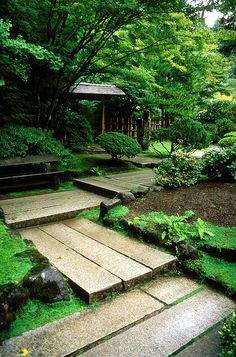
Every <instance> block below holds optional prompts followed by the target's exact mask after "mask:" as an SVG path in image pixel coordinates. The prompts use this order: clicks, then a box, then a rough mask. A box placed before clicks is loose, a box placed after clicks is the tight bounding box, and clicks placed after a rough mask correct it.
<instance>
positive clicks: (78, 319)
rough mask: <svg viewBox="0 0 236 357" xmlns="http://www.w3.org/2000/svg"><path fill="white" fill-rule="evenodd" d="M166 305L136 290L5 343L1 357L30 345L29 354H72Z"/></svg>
mask: <svg viewBox="0 0 236 357" xmlns="http://www.w3.org/2000/svg"><path fill="white" fill-rule="evenodd" d="M162 307H163V305H162V304H160V303H159V302H158V301H156V300H155V299H153V298H152V297H150V296H148V295H147V294H145V293H143V292H141V291H139V290H133V291H131V292H128V293H125V294H122V295H120V296H118V297H117V298H116V299H114V300H111V301H109V302H107V303H105V304H102V305H101V306H99V307H97V308H96V309H95V310H94V309H93V310H89V311H85V312H82V313H77V314H74V315H72V316H69V317H66V318H64V319H61V320H58V321H55V322H53V323H50V324H47V325H45V326H43V327H41V328H38V329H36V330H33V331H29V332H26V333H24V334H23V335H22V336H19V337H14V338H12V339H10V340H6V341H4V342H3V344H2V346H0V356H2V357H16V356H19V351H20V350H21V349H22V348H23V347H28V348H29V350H30V355H29V356H30V357H62V356H66V355H69V354H70V353H73V352H74V351H77V350H79V349H81V348H83V347H85V346H87V345H89V344H91V343H93V342H95V341H97V340H100V339H102V338H104V337H106V336H107V335H110V334H112V333H114V332H116V331H118V330H120V329H121V328H124V327H126V326H128V325H130V324H132V323H134V322H135V321H137V320H140V319H142V318H143V317H144V316H148V315H149V314H151V313H153V312H154V311H157V310H159V309H161V308H162Z"/></svg>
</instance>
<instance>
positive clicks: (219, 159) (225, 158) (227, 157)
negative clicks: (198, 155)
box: [201, 144, 236, 181]
mask: <svg viewBox="0 0 236 357" xmlns="http://www.w3.org/2000/svg"><path fill="white" fill-rule="evenodd" d="M235 163H236V144H234V145H233V146H231V147H229V148H225V149H224V150H221V151H211V152H208V153H206V154H205V155H204V156H203V157H202V160H201V164H202V173H203V174H205V175H208V177H209V178H220V179H221V180H223V181H227V180H230V181H232V180H235V178H236V165H235Z"/></svg>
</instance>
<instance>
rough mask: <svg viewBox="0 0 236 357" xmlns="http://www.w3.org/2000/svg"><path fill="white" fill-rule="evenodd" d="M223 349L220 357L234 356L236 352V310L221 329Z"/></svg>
mask: <svg viewBox="0 0 236 357" xmlns="http://www.w3.org/2000/svg"><path fill="white" fill-rule="evenodd" d="M220 336H221V345H222V351H221V353H220V357H234V356H235V354H236V312H233V314H232V315H231V316H230V317H229V318H228V319H227V320H226V321H225V323H224V325H223V327H222V330H221V331H220Z"/></svg>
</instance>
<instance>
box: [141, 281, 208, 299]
mask: <svg viewBox="0 0 236 357" xmlns="http://www.w3.org/2000/svg"><path fill="white" fill-rule="evenodd" d="M201 288H203V286H202V285H200V284H198V283H197V282H196V281H195V280H192V279H189V278H186V277H182V276H175V277H172V276H169V277H162V276H160V277H158V278H157V279H156V280H154V281H152V282H150V283H147V284H145V286H144V287H143V290H144V291H146V292H147V293H148V294H150V295H152V296H154V297H155V298H157V299H158V300H161V301H163V302H164V303H165V304H172V303H173V302H175V301H177V300H178V299H181V298H182V297H183V296H185V295H188V294H191V293H193V292H194V291H196V290H197V289H201Z"/></svg>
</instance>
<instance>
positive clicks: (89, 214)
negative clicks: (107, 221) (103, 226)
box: [78, 208, 100, 221]
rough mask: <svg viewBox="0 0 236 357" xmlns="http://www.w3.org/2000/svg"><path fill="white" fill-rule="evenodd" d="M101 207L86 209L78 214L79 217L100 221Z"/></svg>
mask: <svg viewBox="0 0 236 357" xmlns="http://www.w3.org/2000/svg"><path fill="white" fill-rule="evenodd" d="M99 213H100V208H96V209H93V210H90V211H84V212H82V213H80V214H79V215H78V218H84V219H89V220H90V221H98V217H99Z"/></svg>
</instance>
